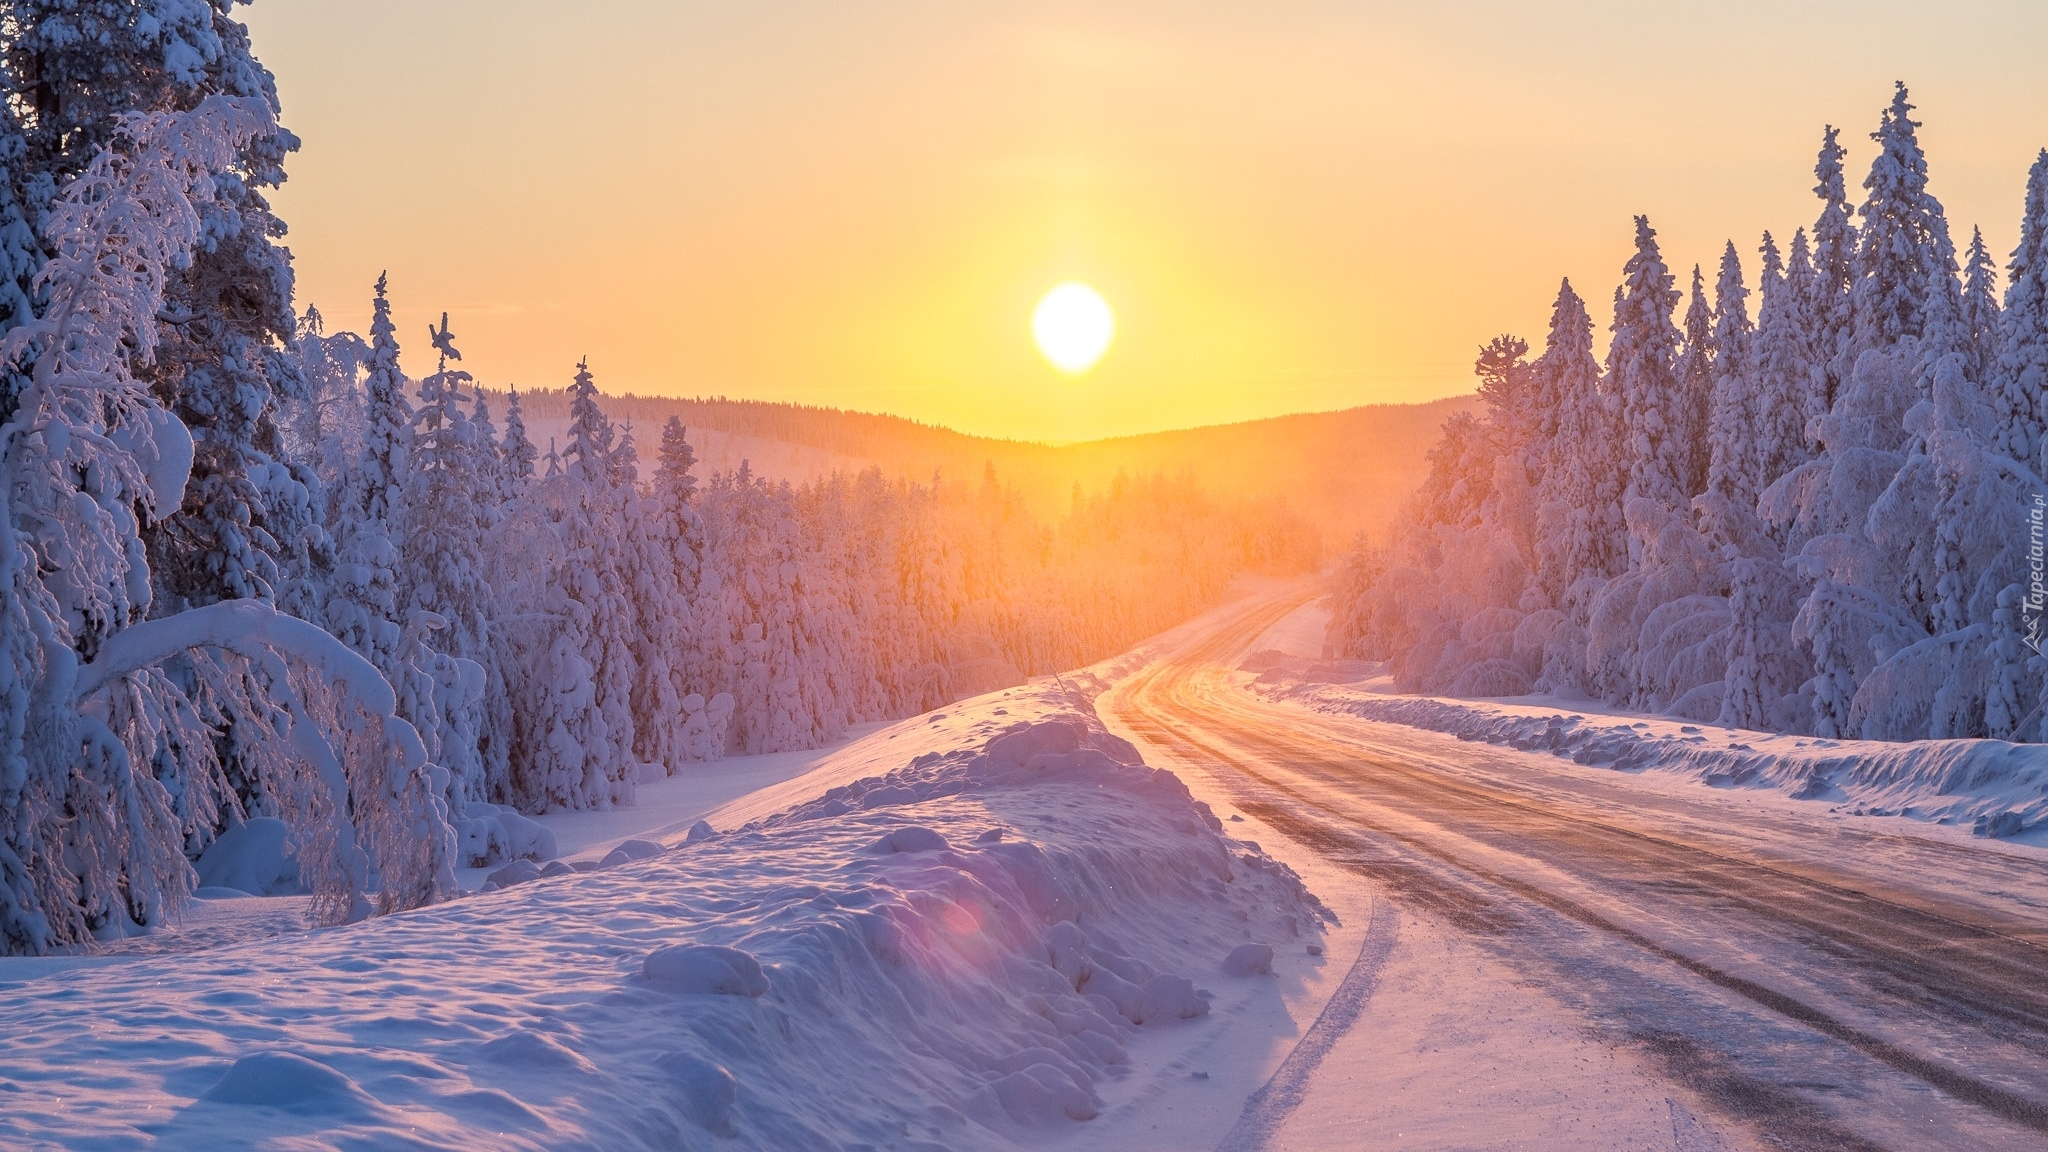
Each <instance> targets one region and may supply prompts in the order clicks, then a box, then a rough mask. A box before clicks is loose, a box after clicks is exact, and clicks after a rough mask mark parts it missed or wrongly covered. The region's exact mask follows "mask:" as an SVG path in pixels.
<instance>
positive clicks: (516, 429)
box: [499, 384, 553, 497]
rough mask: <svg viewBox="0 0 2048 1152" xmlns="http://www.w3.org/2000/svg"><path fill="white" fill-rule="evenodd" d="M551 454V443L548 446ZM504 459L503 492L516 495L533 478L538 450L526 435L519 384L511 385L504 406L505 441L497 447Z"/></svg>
mask: <svg viewBox="0 0 2048 1152" xmlns="http://www.w3.org/2000/svg"><path fill="white" fill-rule="evenodd" d="M549 451H550V453H551V454H552V452H553V445H552V443H551V444H550V446H549ZM499 456H500V457H501V458H502V459H503V461H504V476H505V494H506V496H508V497H512V496H517V495H519V494H520V493H521V492H522V491H524V490H525V488H526V485H527V484H528V483H530V482H531V481H532V480H533V463H534V461H535V460H537V459H539V458H540V452H539V450H537V449H536V448H534V446H533V441H532V440H529V439H527V436H526V417H525V415H524V414H523V413H521V412H520V410H519V386H518V385H517V384H514V385H513V386H512V398H511V400H510V401H509V402H508V403H507V405H506V408H505V441H504V444H503V445H502V446H501V447H500V449H499Z"/></svg>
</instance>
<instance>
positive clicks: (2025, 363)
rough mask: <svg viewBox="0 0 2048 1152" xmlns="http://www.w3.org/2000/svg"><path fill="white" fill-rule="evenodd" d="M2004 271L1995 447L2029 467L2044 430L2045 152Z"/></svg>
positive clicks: (2047, 378) (1993, 379)
mask: <svg viewBox="0 0 2048 1152" xmlns="http://www.w3.org/2000/svg"><path fill="white" fill-rule="evenodd" d="M2007 270H2008V272H2009V273H2010V275H2011V277H2012V280H2011V286H2010V287H2008V288H2007V289H2006V293H2005V310H2004V313H2003V315H2002V316H2001V317H2000V318H1999V326H1998V329H1999V330H1998V360H1997V363H1996V364H1995V365H1994V366H1992V368H1991V369H1990V372H1989V373H1988V375H1989V383H1990V385H1991V393H1992V403H1993V408H1994V411H1995V414H1996V419H1997V425H1998V431H1997V434H1996V435H1997V440H1996V443H1997V446H1998V448H1999V449H2000V450H2001V451H2003V452H2004V453H2005V454H2006V455H2007V456H2009V457H2011V458H2012V459H2014V460H2016V461H2018V462H2020V463H2022V464H2026V465H2028V466H2030V467H2031V466H2035V461H2036V460H2037V459H2038V458H2039V456H2040V452H2041V446H2042V440H2043V436H2042V430H2043V428H2044V426H2048V403H2044V399H2043V398H2044V396H2048V149H2043V150H2042V151H2041V153H2040V155H2039V156H2037V157H2036V158H2035V160H2034V166H2033V168H2031V169H2030V170H2029V171H2028V172H2027V191H2026V200H2025V210H2024V212H2023V214H2022V215H2021V217H2020V242H2019V245H2018V246H2017V247H2015V248H2014V249H2013V252H2012V263H2011V264H2009V265H2007Z"/></svg>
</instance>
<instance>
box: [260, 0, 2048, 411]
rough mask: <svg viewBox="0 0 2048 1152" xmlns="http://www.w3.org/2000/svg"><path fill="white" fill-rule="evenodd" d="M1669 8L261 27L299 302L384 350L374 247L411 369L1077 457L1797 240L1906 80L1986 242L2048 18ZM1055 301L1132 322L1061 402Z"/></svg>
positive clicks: (569, 10)
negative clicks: (1626, 271) (781, 411)
mask: <svg viewBox="0 0 2048 1152" xmlns="http://www.w3.org/2000/svg"><path fill="white" fill-rule="evenodd" d="M1652 7H1653V5H1648V4H1644V3H1642V2H1641V0H1636V2H1634V3H1623V2H1619V0H1616V2H1586V3H1560V4H1550V5H1535V4H1527V3H1511V2H1508V0H1500V2H1496V3H1466V4H1435V5H1422V4H1414V3H1406V4H1377V3H1360V2H1350V3H1340V2H1336V0H1330V2H1324V3H1301V2H1287V0H1271V2H1266V3H1259V4H1250V3H1235V4H1225V3H1215V2H1209V0H1158V2H1154V3H1108V2H1099V3H1091V4H1075V3H1035V4H1024V3H1014V4H1013V3H972V2H967V0H950V2H939V0H934V2H929V3H896V2H883V0H875V2H870V3H860V4H853V3H837V4H827V3H821V2H817V0H812V2H809V3H791V2H787V0H748V2H746V3H741V4H734V3H716V4H713V3H701V2H690V3H684V2H679V0H635V2H622V0H603V2H591V0H583V2H579V3H576V4H562V3H545V4H543V3H535V2H532V0H490V2H488V3H487V2H485V0H412V2H410V3H396V2H392V0H350V2H349V3H346V4H340V3H333V2H332V0H260V2H259V3H257V4H256V6H255V7H254V8H247V9H238V12H239V13H240V14H242V15H243V16H244V18H246V19H248V20H249V22H250V25H251V27H252V29H253V31H254V36H255V41H256V47H257V51H258V53H259V55H261V56H262V58H263V59H264V61H265V63H267V64H268V65H269V66H270V67H271V69H272V70H273V71H275V72H276V73H277V75H278V85H279V88H280V91H281V94H282V96H283V99H284V106H285V107H284V112H285V117H284V118H285V123H286V124H287V125H288V126H290V127H291V128H293V129H294V130H295V131H297V132H298V133H299V135H300V136H301V137H302V138H303V139H304V141H305V148H304V150H303V152H302V153H301V154H300V155H299V156H298V157H297V158H296V159H295V161H294V162H293V163H292V165H291V172H292V179H291V182H290V184H289V185H287V187H286V188H284V189H283V190H281V191H280V192H279V194H278V196H277V203H278V207H279V210H280V212H281V213H282V214H283V216H284V217H285V219H286V220H287V221H288V222H289V223H290V225H291V228H292V232H291V236H290V238H289V243H290V245H291V247H292V249H293V251H294V253H295V254H296V257H297V263H298V271H299V284H300V301H301V303H302V305H303V304H305V303H312V304H316V305H318V306H319V307H320V308H321V310H322V311H323V312H324V313H325V314H326V315H327V316H328V317H329V318H330V322H331V323H333V324H338V325H340V326H345V327H353V328H357V329H358V330H360V329H361V328H362V327H363V326H364V325H366V323H367V315H368V301H369V295H370V287H371V284H372V282H373V281H374V280H375V278H376V276H377V273H378V272H379V271H380V270H381V269H385V268H388V269H389V270H390V274H391V284H392V291H393V293H394V296H395V301H396V304H397V309H398V314H399V318H400V322H401V327H400V333H401V337H402V338H403V339H405V340H406V341H407V343H408V347H409V348H411V349H412V356H411V361H410V367H411V368H412V370H414V371H421V370H424V359H423V353H422V352H421V351H420V349H421V348H423V347H424V345H425V326H426V324H427V322H428V319H429V318H430V317H432V316H438V314H439V313H440V312H441V311H442V310H444V309H445V310H446V311H448V312H449V313H450V314H451V316H452V318H453V321H454V327H455V331H456V335H457V339H458V342H459V343H460V345H461V347H462V348H463V350H464V353H465V356H466V357H467V359H466V361H465V363H466V365H467V366H468V367H470V368H471V369H472V370H473V371H475V372H476V373H477V374H478V375H479V377H481V378H482V379H484V380H486V381H487V382H491V383H503V382H505V381H507V380H510V381H516V382H518V383H520V384H522V385H535V384H545V385H554V386H559V385H561V384H563V383H565V382H566V381H567V380H568V378H569V377H570V375H571V374H572V372H573V366H574V364H575V362H576V360H577V358H578V357H580V356H584V355H588V356H589V357H590V363H591V367H592V369H593V370H594V371H595V372H596V373H597V377H598V382H599V385H600V387H601V388H603V389H604V390H605V391H607V392H625V391H635V392H641V393H671V394H697V393H705V394H716V393H723V394H726V395H731V396H743V397H754V398H761V399H775V400H794V401H799V402H803V403H811V404H826V405H833V406H839V407H849V408H859V409H867V410H876V411H886V412H894V413H898V414H901V415H906V416H911V417H915V418H917V419H921V420H926V421H931V422H935V423H940V424H945V425H949V426H952V427H956V428H960V429H962V430H965V431H970V432H977V433H982V434H990V435H999V436H1014V437H1021V438H1032V439H1052V440H1073V439H1086V438H1093V437H1098V436H1106V435H1117V434H1122V433H1129V432H1138V431H1147V430H1152V429H1159V428H1170V427H1184V426H1188V425H1194V424H1206V423H1216V422H1221V421H1229V420H1239V419H1246V418H1252V417H1258V416H1264V415H1272V414H1276V413H1281V412H1289V411H1303V410H1316V409H1330V408H1342V407H1348V406H1351V405H1355V404H1365V403H1377V402H1385V401H1403V400H1418V399H1428V398H1433V397H1437V396H1443V395H1448V394H1451V393H1454V392H1461V391H1466V390H1469V387H1470V385H1469V376H1468V372H1469V367H1470V363H1471V359H1472V355H1473V351H1474V347H1475V346H1476V345H1477V344H1479V343H1480V342H1481V341H1483V340H1484V339H1485V338H1486V337H1488V336H1489V335H1491V334H1493V333H1495V332H1498V331H1502V330H1508V331H1515V332H1519V333H1521V334H1523V335H1525V336H1527V337H1528V338H1530V339H1531V341H1532V342H1538V341H1540V338H1541V336H1542V333H1543V330H1544V326H1545V323H1546V320H1547V315H1548V306H1549V302H1550V299H1551V297H1552V295H1553V294H1554V293H1555V291H1556V284H1557V278H1558V277H1559V276H1560V275H1569V276H1571V277H1572V279H1573V282H1574V283H1575V284H1576V285H1577V286H1578V287H1579V289H1580V291H1581V292H1582V293H1583V294H1584V295H1585V296H1586V297H1587V298H1588V300H1589V301H1591V302H1593V303H1594V305H1595V312H1596V316H1597V315H1599V314H1600V313H1601V312H1602V311H1604V302H1605V301H1606V300H1607V298H1608V296H1609V295H1610V294H1611V292H1612V290H1613V285H1614V283H1615V282H1616V280H1617V279H1618V278H1619V269H1620V266H1621V263H1622V261H1623V259H1624V258H1625V257H1626V255H1627V251H1628V247H1629V244H1630V238H1631V235H1632V229H1631V226H1630V222H1629V217H1630V216H1631V214H1633V213H1636V212H1647V213H1649V214H1650V216H1651V220H1652V223H1654V224H1655V225H1656V226H1657V227H1658V229H1659V230H1660V232H1661V233H1662V236H1663V238H1664V240H1665V243H1666V248H1665V251H1666V254H1667V256H1668V257H1669V258H1670V259H1671V261H1672V262H1673V264H1674V265H1677V264H1680V263H1681V262H1682V263H1683V264H1684V265H1685V266H1686V267H1687V268H1689V267H1690V264H1691V263H1692V262H1693V261H1709V262H1710V261H1712V260H1713V259H1715V258H1716V257H1717V256H1718V253H1719V250H1720V246H1721V242H1722V241H1723V240H1724V239H1725V238H1728V237H1730V236H1733V237H1734V238H1735V239H1736V241H1737V243H1738V245H1740V246H1741V247H1742V248H1743V250H1744V252H1745V254H1748V253H1750V252H1753V250H1754V247H1755V244H1756V234H1757V233H1758V232H1759V231H1760V230H1761V229H1763V228H1766V227H1768V228H1772V229H1775V230H1781V231H1782V232H1783V233H1784V235H1785V236H1786V237H1789V235H1790V232H1791V229H1792V228H1793V227H1795V226H1796V225H1799V224H1803V223H1810V222H1811V220H1812V218H1813V216H1814V214H1815V208H1816V206H1817V205H1816V202H1815V201H1814V200H1813V199H1812V198H1811V195H1810V193H1809V191H1808V189H1809V187H1810V186H1811V184H1812V178H1811V175H1810V171H1809V170H1810V169H1811V167H1812V163H1813V152H1814V149H1815V147H1816V146H1817V144H1818V142H1819V137H1820V130H1821V125H1822V124H1823V123H1827V122H1833V123H1837V124H1840V125H1843V126H1844V128H1845V133H1844V136H1845V139H1846V140H1847V141H1848V142H1849V143H1850V146H1851V149H1852V153H1851V160H1850V162H1851V172H1852V180H1856V181H1860V179H1861V176H1862V172H1863V168H1864V166H1865V165H1866V164H1867V163H1868V159H1869V156H1870V145H1869V141H1868V139H1867V136H1866V134H1867V133H1868V132H1869V131H1870V129H1871V128H1872V127H1874V126H1875V122H1876V118H1877V113H1878V111H1879V110H1880V109H1881V108H1882V107H1883V105H1884V104H1885V102H1886V100H1887V99H1888V98H1889V95H1890V87H1891V81H1892V80H1893V79H1894V78H1904V79H1905V80H1907V81H1908V83H1909V84H1911V85H1912V86H1913V91H1914V97H1915V101H1916V103H1918V104H1919V105H1920V109H1921V111H1920V115H1921V118H1922V119H1924V120H1925V121H1926V122H1927V127H1926V128H1925V129H1924V131H1923V134H1922V137H1923V140H1924V141H1925V142H1926V143H1927V145H1928V148H1929V151H1930V153H1931V163H1932V170H1933V180H1934V188H1935V191H1936V193H1937V194H1938V195H1940V196H1941V197H1942V199H1943V200H1944V202H1945V203H1946V204H1947V205H1948V208H1949V213H1950V220H1951V223H1952V224H1953V225H1954V226H1955V227H1956V228H1957V232H1958V236H1957V240H1958V243H1959V244H1961V243H1963V242H1965V241H1966V240H1967V239H1968V235H1969V226H1970V225H1971V224H1972V223H1978V224H1982V225H1983V226H1984V229H1985V233H1986V236H1987V238H1988V239H1990V240H1991V241H1992V242H1993V244H1994V250H1995V251H1996V252H1997V253H1998V254H1999V257H2000V260H2001V262H2002V261H2003V259H2004V256H2005V253H2006V252H2007V251H2008V250H2009V249H2010V248H2011V247H2012V244H2013V242H2014V239H2015V238H2016V235H2017V231H2018V223H2017V218H2018V213H2019V208H2020V192H2021V185H2022V181H2023V179H2024V175H2025V171H2026V167H2027V165H2028V164H2029V163H2030V162H2031V160H2032V158H2033V156H2034V153H2035V152H2036V150H2037V149H2038V148H2040V147H2041V146H2042V145H2044V144H2048V69H2043V68H2041V67H2040V66H2039V64H2038V59H2037V54H2038V52H2039V46H2040V45H2041V44H2043V43H2048V5H2042V4H2038V3H2022V2H2020V0H2009V2H1996V3H1977V4H1955V5H1941V6H1936V5H1930V4H1925V3H1919V2H1911V3H1909V2H1900V0H1870V2H1864V3H1848V2H1834V0H1829V2H1809V3H1805V4H1801V5H1785V4H1780V3H1747V2H1745V3H1721V4H1716V5H1711V6H1709V5H1685V6H1679V5H1669V4H1664V5H1655V6H1654V7H1655V9H1656V10H1655V11H1643V9H1647V8H1652ZM1681 7H1683V8H1684V9H1687V10H1688V11H1690V10H1694V9H1696V10H1697V11H1698V12H1700V13H1703V15H1686V14H1681V13H1680V12H1678V11H1677V10H1678V9H1679V8H1681ZM1784 7H1797V8H1799V9H1800V11H1799V13H1798V14H1795V15H1789V16H1788V15H1786V14H1785V13H1784V12H1783V11H1782V10H1781V9H1782V8H1784ZM1424 9H1426V10H1424ZM1937 9H1938V15H1936V11H1937ZM1704 13H1711V15H1704ZM1815 45H1825V46H1826V50H1825V51H1823V50H1821V49H1820V48H1817V47H1815ZM1753 268H1754V263H1753V261H1752V262H1751V269H1752V271H1751V276H1752V280H1753V277H1754V271H1753ZM1068 279H1080V280H1085V281H1087V282H1089V283H1090V284H1093V285H1094V286H1095V287H1096V288H1097V289H1099V290H1100V291H1101V292H1102V294H1103V295H1104V296H1105V297H1106V298H1107V299H1108V300H1109V302H1110V304H1111V306H1112V307H1113V308H1115V310H1116V312H1117V322H1118V330H1117V339H1116V343H1115V345H1114V346H1113V347H1112V348H1111V350H1110V352H1109V355H1108V356H1107V358H1105V360H1104V361H1103V362H1102V363H1101V364H1100V365H1099V366H1098V367H1097V368H1096V369H1095V370H1094V371H1092V372H1090V373H1088V374H1086V375H1084V376H1081V377H1079V378H1074V379H1070V378H1067V377H1063V376H1061V375H1059V374H1058V373H1057V372H1055V371H1054V370H1053V369H1052V368H1051V367H1049V366H1048V365H1046V364H1045V363H1044V361H1043V360H1042V359H1040V357H1039V356H1038V354H1037V353H1036V351H1035V350H1034V349H1033V347H1032V345H1031V342H1030V333H1029V325H1030V313H1031V308H1032V306H1033V305H1034V304H1035V303H1036V301H1037V299H1038V297H1039V296H1040V294H1042V293H1043V292H1044V291H1045V290H1046V289H1048V288H1050V287H1051V286H1052V285H1054V284H1056V283H1058V282H1060V281H1063V280H1068ZM1603 326H1604V321H1603Z"/></svg>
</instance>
